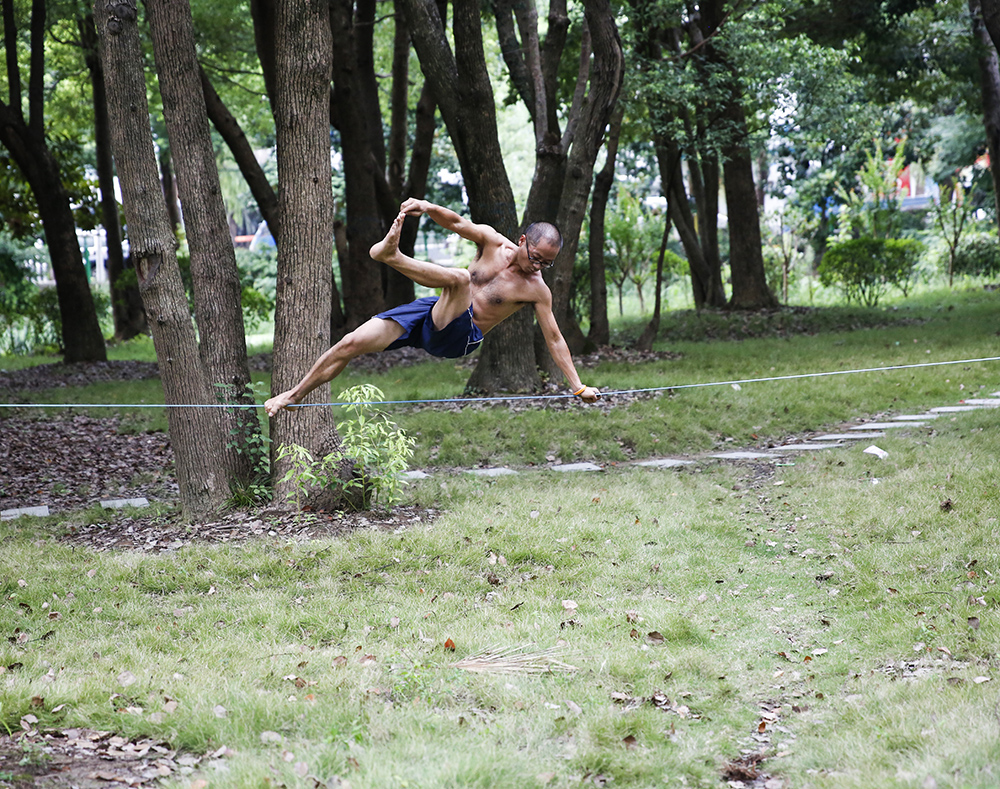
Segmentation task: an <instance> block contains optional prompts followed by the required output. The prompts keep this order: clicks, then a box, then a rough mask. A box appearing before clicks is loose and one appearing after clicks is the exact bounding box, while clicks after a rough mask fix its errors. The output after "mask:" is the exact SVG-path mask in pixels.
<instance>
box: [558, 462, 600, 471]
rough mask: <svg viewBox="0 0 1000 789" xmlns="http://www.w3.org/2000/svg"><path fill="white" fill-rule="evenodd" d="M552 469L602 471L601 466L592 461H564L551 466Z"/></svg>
mask: <svg viewBox="0 0 1000 789" xmlns="http://www.w3.org/2000/svg"><path fill="white" fill-rule="evenodd" d="M552 470H553V471H604V469H603V468H601V467H600V466H597V465H595V464H593V463H564V464H562V465H559V466H552Z"/></svg>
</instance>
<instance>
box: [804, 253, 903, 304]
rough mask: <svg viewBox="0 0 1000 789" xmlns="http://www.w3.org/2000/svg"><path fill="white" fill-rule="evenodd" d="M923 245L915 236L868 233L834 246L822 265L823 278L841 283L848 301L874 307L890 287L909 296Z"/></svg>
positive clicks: (824, 280)
mask: <svg viewBox="0 0 1000 789" xmlns="http://www.w3.org/2000/svg"><path fill="white" fill-rule="evenodd" d="M922 249H923V245H922V244H921V243H920V242H919V241H915V240H913V239H882V238H871V237H870V236H864V237H861V238H854V239H851V240H849V241H842V242H840V243H838V244H834V245H832V246H831V247H830V248H829V249H827V251H826V254H825V255H823V260H822V261H821V262H820V264H819V270H818V273H819V279H820V282H822V283H823V284H824V285H826V286H837V287H839V288H840V289H841V290H842V291H843V293H844V297H845V298H846V299H847V301H848V302H852V301H857V302H860V303H861V304H863V305H865V306H866V307H874V306H875V305H877V304H878V302H879V299H880V298H881V297H882V296H883V295H884V294H885V292H886V291H887V290H888V289H889V288H890V287H897V288H899V289H900V290H901V291H903V295H904V296H905V295H906V294H907V292H908V291H909V288H910V285H912V283H913V275H914V271H915V270H916V267H917V263H918V261H919V259H920V253H921V251H922Z"/></svg>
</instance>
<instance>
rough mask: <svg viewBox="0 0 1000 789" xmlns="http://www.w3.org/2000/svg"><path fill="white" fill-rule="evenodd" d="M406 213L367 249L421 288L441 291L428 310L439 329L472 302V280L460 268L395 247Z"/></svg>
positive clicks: (373, 256) (467, 307)
mask: <svg viewBox="0 0 1000 789" xmlns="http://www.w3.org/2000/svg"><path fill="white" fill-rule="evenodd" d="M404 219H406V214H404V213H402V212H400V213H399V215H398V216H397V217H396V219H395V220H394V221H393V223H392V227H390V228H389V232H388V233H386V236H385V238H383V239H382V240H381V241H379V242H378V243H377V244H375V245H374V246H372V248H371V249H370V250H369V253H368V254H370V255H371V256H372V258H373V259H374V260H378V261H380V262H382V263H385V264H386V265H387V266H392V267H393V268H394V269H396V271H398V272H400V273H401V274H404V275H405V276H407V277H409V278H410V279H411V280H413V281H414V282H416V283H417V284H418V285H423V286H424V287H425V288H440V289H441V295H440V297H439V298H438V302H437V304H435V305H434V309H433V310H431V317H432V319H433V320H434V326H435V328H438V329H443V328H444V327H445V326H447V325H448V324H449V323H451V322H452V321H453V320H455V318H457V317H458V316H459V315H461V314H462V313H463V312H465V311H466V310H467V309H469V306H470V305H471V304H472V282H471V280H470V279H469V272H468V271H466V270H465V269H462V268H446V267H445V266H438V265H436V264H434V263H427V262H425V261H422V260H417V259H415V258H411V257H410V256H409V255H404V254H403V253H402V252H400V251H399V235H400V233H401V232H402V230H403V220H404Z"/></svg>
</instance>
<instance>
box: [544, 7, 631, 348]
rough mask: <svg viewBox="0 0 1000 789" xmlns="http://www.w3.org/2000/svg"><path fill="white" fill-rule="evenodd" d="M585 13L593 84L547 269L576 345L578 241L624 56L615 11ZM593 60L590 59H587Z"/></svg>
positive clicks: (577, 129) (580, 117) (557, 308)
mask: <svg viewBox="0 0 1000 789" xmlns="http://www.w3.org/2000/svg"><path fill="white" fill-rule="evenodd" d="M585 15H586V23H587V29H588V31H589V38H590V41H591V48H592V49H593V53H594V56H593V62H592V65H591V70H590V76H589V89H588V91H587V94H586V97H585V98H584V100H583V102H582V103H581V108H580V111H579V112H578V113H576V114H575V115H574V116H571V117H573V118H574V129H573V143H572V148H571V149H570V153H569V157H568V159H567V163H566V178H565V180H564V181H563V192H562V196H561V198H560V201H559V215H558V218H557V221H556V224H557V225H558V226H559V228H560V229H561V231H562V233H563V241H564V243H563V248H562V250H561V251H560V253H559V255H558V256H557V257H556V262H555V265H554V266H552V268H551V269H549V271H550V272H551V278H550V280H549V282H550V287H551V289H552V311H553V313H554V314H555V316H556V320H557V321H559V322H560V326H562V327H563V333H564V335H568V336H567V338H566V341H567V343H568V344H569V346H570V348H571V349H572V350H575V351H577V352H579V351H582V350H583V346H584V337H583V333H582V332H581V331H580V327H579V324H577V322H576V319H575V316H573V314H572V311H571V309H570V302H571V298H572V293H573V266H574V264H575V262H576V252H577V249H578V248H579V243H580V230H581V228H582V227H583V218H584V216H585V215H586V212H587V202H588V200H589V198H590V188H591V184H592V183H593V178H594V163H595V162H596V160H597V154H598V153H599V152H600V149H601V144H602V141H603V138H604V133H605V130H606V129H607V127H608V123H609V121H610V120H611V114H612V112H613V110H614V108H615V104H616V103H617V101H618V94H619V92H620V91H621V86H622V80H623V78H624V73H625V57H624V53H623V51H622V43H621V38H619V36H618V28H617V26H616V25H615V18H614V13H613V11H612V9H611V6H610V4H609V3H608V2H607V0H590V2H588V3H586V5H585ZM588 60H589V58H588Z"/></svg>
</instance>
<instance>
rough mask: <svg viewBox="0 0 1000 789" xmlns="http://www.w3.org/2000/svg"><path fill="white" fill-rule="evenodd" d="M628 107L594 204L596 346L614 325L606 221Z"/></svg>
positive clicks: (615, 127) (617, 120) (614, 125)
mask: <svg viewBox="0 0 1000 789" xmlns="http://www.w3.org/2000/svg"><path fill="white" fill-rule="evenodd" d="M624 115H625V108H624V107H623V106H622V105H621V104H619V105H618V107H617V108H616V109H615V113H614V115H613V117H612V119H611V126H610V128H609V130H608V141H607V156H606V158H605V160H604V167H602V168H601V171H600V172H599V173H598V174H597V177H596V178H594V196H593V198H591V201H590V236H589V238H588V247H587V250H588V257H589V259H590V331H589V332H588V334H587V341H588V343H589V344H591V345H592V346H594V347H599V346H601V345H607V344H608V343H609V342H611V325H610V323H609V321H608V277H607V267H606V265H605V258H604V219H605V216H606V215H607V208H608V197H609V196H610V194H611V186H612V184H614V179H615V161H616V160H617V158H618V140H619V138H620V137H621V129H622V120H623V118H624Z"/></svg>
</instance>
